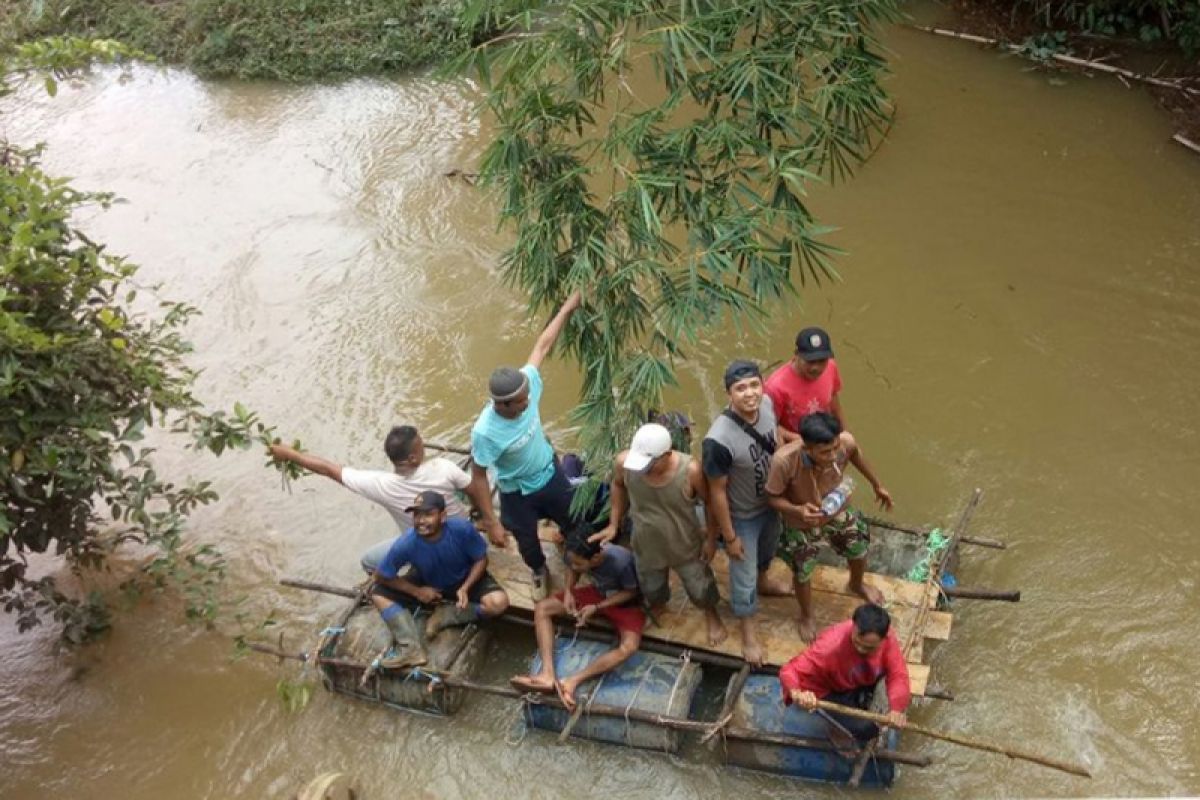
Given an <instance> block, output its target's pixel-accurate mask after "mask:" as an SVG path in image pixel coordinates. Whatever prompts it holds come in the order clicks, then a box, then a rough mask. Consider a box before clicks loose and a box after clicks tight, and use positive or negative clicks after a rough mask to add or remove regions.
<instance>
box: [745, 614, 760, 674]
mask: <svg viewBox="0 0 1200 800" xmlns="http://www.w3.org/2000/svg"><path fill="white" fill-rule="evenodd" d="M742 658H744V659H746V663H747V664H749V665H750V666H752V667H761V666H762V663H763V649H762V645H760V644H759V643H758V636H757V634H756V632H755V630H754V620H753V619H750V618H745V619H743V620H742Z"/></svg>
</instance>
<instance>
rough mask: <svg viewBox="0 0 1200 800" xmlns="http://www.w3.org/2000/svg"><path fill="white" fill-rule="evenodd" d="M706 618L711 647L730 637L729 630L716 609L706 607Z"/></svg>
mask: <svg viewBox="0 0 1200 800" xmlns="http://www.w3.org/2000/svg"><path fill="white" fill-rule="evenodd" d="M704 619H705V621H706V622H708V644H709V647H715V646H716V645H719V644H720V643H721V642H723V641H725V640H726V639H727V638H729V631H727V630H725V623H723V622H721V615H720V614H718V613H717V612H716V611H715V610H714V609H711V608H706V609H705V610H704Z"/></svg>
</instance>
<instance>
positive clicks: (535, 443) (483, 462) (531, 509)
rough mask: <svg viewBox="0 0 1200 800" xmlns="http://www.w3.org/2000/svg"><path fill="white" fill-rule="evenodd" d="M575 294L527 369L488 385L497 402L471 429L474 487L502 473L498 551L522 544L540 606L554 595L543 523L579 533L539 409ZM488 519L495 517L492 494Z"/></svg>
mask: <svg viewBox="0 0 1200 800" xmlns="http://www.w3.org/2000/svg"><path fill="white" fill-rule="evenodd" d="M579 303H580V294H579V292H574V293H572V294H571V296H570V297H568V298H567V300H566V302H565V303H563V305H562V308H560V309H559V310H558V313H557V314H556V315H555V316H554V319H552V320H550V324H549V325H547V326H546V329H545V330H544V331H542V335H541V336H539V337H538V340H537V342H535V343H534V345H533V350H532V351H531V352H530V354H529V358H528V359H527V360H526V362H525V366H523V367H521V369H519V370H518V369H513V368H512V367H500V368H498V369H496V370H495V371H494V372H493V373H492V376H491V378H490V379H489V380H488V392H489V394H490V395H491V401H490V402H489V403H488V404H487V406H486V407H484V409H483V412H482V413H481V414H480V415H479V419H477V420H476V421H475V426H474V427H473V428H472V429H471V457H472V459H473V461H474V463H473V465H472V467H471V470H472V475H471V477H472V481H473V482H474V483H476V484H477V485H479V486H484V487H485V486H487V470H488V469H489V468H494V469H495V470H496V483H497V485H498V486H499V487H500V519H499V521H497V522H495V523H494V524H493V525H491V526H490V527H489V530H488V537H489V538H490V539H491V540H492V544H494V545H496V546H497V547H503V546H504V542H505V528H507V529H508V530H510V531H512V533H513V536H514V537H516V540H517V546H518V547H519V548H520V551H521V558H522V559H524V561H525V563H526V564H528V565H529V568H530V569H531V570H532V571H533V599H534V600H543V599H545V597H546V595H547V592H548V591H549V573H548V572H547V570H546V556H545V554H543V553H542V544H541V542H540V541H538V531H537V528H538V520H542V519H551V520H553V521H554V522H555V524H557V525H558V527H559V528H560V529H561V530H562V532H563V535H566V533H567V532H568V530H569V529H570V527H571V526H572V518H571V514H570V509H571V498H572V492H571V484H570V483H569V482H568V480H567V477H566V476H565V475H564V474H563V471H562V469H561V468H560V467H559V465H558V459H557V458H556V457H555V455H554V448H553V447H552V446H551V444H550V441H549V440H548V439H547V438H546V433H545V431H543V430H542V418H541V413H540V412H539V410H538V402H539V401H540V400H541V399H542V375H541V373H540V372H539V371H538V368H539V367H541V365H542V361H544V360H545V358H546V356H547V355H549V354H550V350H551V349H552V348H553V347H554V343H555V341H557V340H558V336H559V334H560V333H562V329H563V327H564V326H566V324H567V320H568V319H569V318H570V316H571V314H572V313H574V311H575V309H577V308H579ZM480 494H486V495H487V496H488V499H487V501H486V502H484V503H483V506H482V507H481V508H480V511H481V512H482V513H483V515H484V517H485V518H489V519H495V517H494V516H492V513H491V511H492V509H491V497H490V493H487V492H480Z"/></svg>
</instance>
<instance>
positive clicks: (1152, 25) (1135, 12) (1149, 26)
mask: <svg viewBox="0 0 1200 800" xmlns="http://www.w3.org/2000/svg"><path fill="white" fill-rule="evenodd" d="M1021 12H1027V13H1032V14H1033V15H1034V16H1036V17H1037V18H1038V19H1039V20H1040V21H1041V23H1042V24H1043V25H1045V26H1047V27H1052V26H1056V25H1065V26H1067V27H1068V28H1070V29H1071V30H1074V31H1078V32H1081V33H1088V34H1095V35H1101V36H1111V37H1121V38H1132V39H1137V40H1139V41H1142V42H1145V43H1154V42H1159V41H1166V42H1170V43H1172V44H1174V45H1176V46H1177V47H1178V48H1179V49H1180V50H1181V51H1182V52H1183V53H1184V55H1186V56H1189V57H1191V56H1195V55H1197V54H1200V0H1019V1H1018V2H1017V3H1014V4H1013V7H1012V13H1014V14H1017V13H1021Z"/></svg>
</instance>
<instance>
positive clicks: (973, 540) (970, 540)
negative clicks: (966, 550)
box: [863, 517, 1008, 550]
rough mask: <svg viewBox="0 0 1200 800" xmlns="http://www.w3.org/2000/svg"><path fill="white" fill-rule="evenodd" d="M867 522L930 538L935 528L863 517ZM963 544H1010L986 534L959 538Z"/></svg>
mask: <svg viewBox="0 0 1200 800" xmlns="http://www.w3.org/2000/svg"><path fill="white" fill-rule="evenodd" d="M863 519H865V520H866V521H867V524H868V525H870V526H871V527H873V528H883V529H884V530H889V531H896V532H897V533H907V534H909V535H910V536H921V537H924V538H928V537H929V534H930V533H931V532H932V531H933V528H914V527H912V526H911V525H900V524H898V523H895V522H889V521H888V520H886V519H880V518H879V517H863ZM959 541H960V542H962V543H963V544H973V545H975V546H976V547H990V548H991V549H993V550H1007V549H1008V545H1007V544H1005V543H1004V542H1002V541H1000V540H999V539H989V538H987V537H984V536H963V537H961V538H959Z"/></svg>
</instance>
